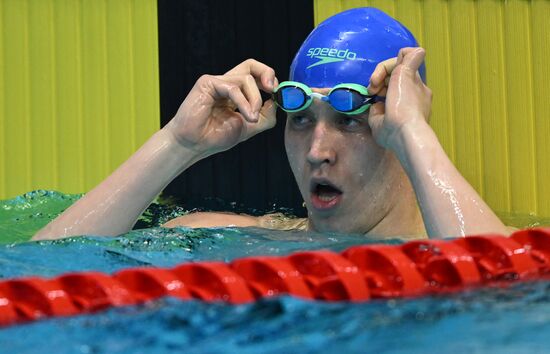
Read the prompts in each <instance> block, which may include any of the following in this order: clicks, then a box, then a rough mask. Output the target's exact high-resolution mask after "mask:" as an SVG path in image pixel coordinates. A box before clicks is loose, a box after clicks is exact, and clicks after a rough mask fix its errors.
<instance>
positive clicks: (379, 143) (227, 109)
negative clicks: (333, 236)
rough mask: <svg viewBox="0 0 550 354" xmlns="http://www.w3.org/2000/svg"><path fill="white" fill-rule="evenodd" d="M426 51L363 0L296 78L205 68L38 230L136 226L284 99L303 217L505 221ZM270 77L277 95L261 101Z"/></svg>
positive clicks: (178, 222) (402, 229)
mask: <svg viewBox="0 0 550 354" xmlns="http://www.w3.org/2000/svg"><path fill="white" fill-rule="evenodd" d="M424 58H425V51H424V49H422V48H419V47H418V45H417V43H416V40H415V39H414V37H413V36H412V34H411V33H410V32H409V31H408V30H407V29H406V28H405V27H404V26H403V25H401V24H400V23H399V22H397V21H396V20H394V19H393V18H391V17H389V16H388V15H386V14H385V13H383V12H381V11H379V10H376V9H373V8H359V9H352V10H348V11H344V12H342V13H339V14H337V15H335V16H333V17H331V18H329V19H327V20H325V21H324V22H323V23H321V24H320V25H319V26H318V27H317V28H315V29H314V30H313V32H312V33H311V34H310V35H309V36H308V38H307V39H306V40H305V42H304V43H303V45H302V47H301V48H300V50H299V51H298V53H297V54H296V57H295V58H294V61H293V63H292V66H291V73H290V79H289V81H287V82H284V83H279V81H278V79H277V78H276V75H275V72H274V70H273V69H271V68H270V67H268V66H267V65H265V64H263V63H260V62H258V61H256V60H253V59H249V60H246V61H245V62H243V63H241V64H239V65H237V66H236V67H235V68H233V69H232V70H230V71H229V72H227V73H225V74H224V75H204V76H202V77H201V78H199V79H198V80H197V82H196V84H195V85H194V87H193V88H192V89H191V91H190V92H189V94H188V96H187V97H186V98H185V100H184V101H183V103H182V104H181V106H180V107H179V109H178V111H177V113H176V115H175V116H174V118H173V119H172V120H171V121H170V122H169V123H168V124H167V125H166V126H165V127H163V128H162V129H161V130H159V131H158V132H157V133H155V134H154V135H153V136H152V137H151V138H150V139H149V140H148V141H147V142H146V143H145V144H144V145H143V146H142V147H141V148H140V149H139V150H138V151H137V152H136V153H134V155H132V156H131V157H130V158H129V159H128V160H127V161H126V162H124V163H123V164H122V165H121V166H120V167H119V168H118V169H117V170H116V171H115V172H114V173H113V174H112V175H111V176H109V177H108V178H107V179H106V180H104V181H103V182H102V183H101V184H99V185H98V186H97V187H96V188H94V189H93V190H92V191H90V192H88V193H87V194H86V195H85V196H84V197H82V198H81V199H80V200H79V201H77V202H76V203H75V204H73V205H72V206H71V207H70V208H68V209H67V210H66V211H65V212H64V213H62V214H61V215H60V216H59V217H57V218H56V219H55V220H53V221H52V222H51V223H50V224H48V225H47V226H46V227H44V228H43V229H42V230H40V231H39V232H38V233H37V234H36V235H35V236H34V239H35V240H41V239H56V238H63V237H68V236H74V235H105V236H108V235H119V234H123V233H126V232H128V231H130V230H131V229H132V227H133V225H134V224H135V222H136V220H137V219H138V217H139V216H140V215H141V213H142V212H143V211H144V210H145V209H146V208H147V206H148V205H149V204H150V203H151V202H152V200H153V199H154V198H155V197H156V196H157V195H158V194H159V193H160V192H161V191H162V190H163V188H164V187H165V186H166V185H167V184H168V183H170V182H171V181H172V180H173V179H174V178H175V177H176V176H178V175H179V174H180V173H182V172H183V171H185V170H186V169H187V168H189V167H190V166H191V165H192V164H194V163H196V162H197V161H199V160H202V159H204V158H207V157H208V156H211V155H213V154H216V153H218V152H220V151H224V150H228V149H230V148H232V147H233V146H235V145H237V144H238V143H240V142H242V141H244V140H247V139H249V138H250V137H252V136H254V135H256V134H259V133H261V132H263V131H265V130H268V129H270V128H272V127H273V126H274V125H275V113H276V109H277V107H280V108H281V109H283V110H284V111H286V112H287V120H286V128H285V147H286V152H287V156H288V160H289V162H290V166H291V168H292V171H293V173H294V176H295V178H296V182H297V184H298V186H299V189H300V192H301V194H302V197H303V199H304V202H305V205H306V207H307V210H308V217H307V219H303V220H295V221H294V222H293V225H291V226H292V227H295V228H303V229H308V230H315V231H319V232H343V233H354V234H364V235H366V236H372V237H374V236H376V237H411V238H424V237H427V236H428V237H431V238H438V237H448V236H465V235H472V234H481V233H498V234H507V233H508V230H507V228H506V227H505V226H504V225H503V224H502V222H501V221H500V220H499V219H498V217H497V216H496V215H495V214H494V213H493V211H492V210H491V209H490V208H489V207H488V206H487V204H486V203H485V202H484V201H483V200H482V198H481V197H480V196H479V195H478V194H477V192H476V191H475V190H474V189H473V188H472V187H471V186H470V185H469V184H468V182H467V181H466V180H465V179H464V178H463V177H462V176H461V175H460V173H459V172H458V170H457V169H456V168H455V167H454V166H453V164H452V162H451V161H450V159H449V158H448V157H447V155H446V154H445V151H444V150H443V148H442V147H441V145H440V143H439V141H438V139H437V137H436V135H435V133H434V132H433V130H432V129H431V127H430V126H429V124H428V120H429V117H430V113H431V101H432V93H431V91H430V89H429V88H428V87H427V86H426V84H425V70H424V64H423V63H424ZM339 85H340V86H339ZM260 90H261V91H264V92H267V93H271V94H272V95H273V99H270V100H268V101H266V102H265V103H264V102H262V98H261V95H260ZM274 100H275V102H274ZM164 226H166V227H176V226H188V227H223V226H240V227H246V226H259V227H272V228H282V227H281V225H278V222H277V220H275V219H274V218H273V217H272V216H269V215H267V216H262V217H253V216H249V215H237V214H229V213H210V212H202V213H193V214H188V215H184V216H181V217H179V218H176V219H173V220H171V221H169V222H168V223H166V224H165V225H164ZM287 226H288V225H287Z"/></svg>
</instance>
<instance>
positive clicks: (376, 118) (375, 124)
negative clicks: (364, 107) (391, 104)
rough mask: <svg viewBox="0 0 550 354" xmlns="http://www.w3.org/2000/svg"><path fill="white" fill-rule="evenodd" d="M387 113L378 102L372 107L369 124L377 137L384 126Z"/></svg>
mask: <svg viewBox="0 0 550 354" xmlns="http://www.w3.org/2000/svg"><path fill="white" fill-rule="evenodd" d="M385 113H386V112H385V107H384V104H383V103H382V102H377V103H375V104H373V105H372V106H370V108H369V118H368V122H369V127H370V129H371V130H372V133H373V134H374V135H376V133H377V132H378V130H379V128H380V126H382V124H383V122H384V114H385Z"/></svg>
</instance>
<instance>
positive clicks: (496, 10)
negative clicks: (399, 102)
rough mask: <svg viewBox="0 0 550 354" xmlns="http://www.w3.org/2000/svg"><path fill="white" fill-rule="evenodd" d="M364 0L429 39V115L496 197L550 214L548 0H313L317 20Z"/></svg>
mask: <svg viewBox="0 0 550 354" xmlns="http://www.w3.org/2000/svg"><path fill="white" fill-rule="evenodd" d="M360 6H373V7H377V8H379V9H381V10H383V11H385V12H387V13H388V14H389V15H391V16H393V17H395V18H397V19H398V20H399V21H401V22H402V23H403V24H404V25H405V26H407V27H408V28H409V29H410V30H411V31H412V32H413V33H414V34H415V36H416V38H417V40H418V41H419V42H420V44H421V45H422V46H423V47H425V48H426V51H427V59H426V67H427V75H428V86H430V87H431V89H432V90H433V92H434V104H433V111H432V112H433V113H432V118H431V124H432V126H433V128H434V129H435V131H436V132H437V134H438V136H439V138H440V140H441V143H442V144H443V146H444V147H445V149H446V151H447V153H448V154H449V156H450V157H451V158H452V160H453V161H454V162H455V164H456V165H457V167H458V168H459V169H460V171H461V172H462V174H463V175H464V176H465V177H466V178H467V179H468V180H469V181H470V183H471V184H472V185H473V186H474V187H475V188H476V189H477V190H478V191H479V192H480V193H481V194H482V196H483V197H484V198H485V200H486V201H487V202H488V203H489V204H490V205H491V207H493V208H494V209H495V210H497V211H498V212H499V213H500V214H506V213H511V212H512V213H517V214H532V215H537V216H540V217H550V143H549V139H550V65H549V58H550V1H547V0H532V1H525V0H507V1H503V0H479V1H472V0H422V1H421V0H394V1H390V0H379V1H373V0H370V1H366V0H362V1H345V0H341V1H328V0H315V22H316V23H317V24H318V23H319V22H320V21H322V20H324V19H326V18H327V17H329V16H331V15H333V14H335V13H337V12H340V11H342V10H345V9H348V8H352V7H360Z"/></svg>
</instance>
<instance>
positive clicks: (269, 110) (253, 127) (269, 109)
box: [243, 100, 277, 140]
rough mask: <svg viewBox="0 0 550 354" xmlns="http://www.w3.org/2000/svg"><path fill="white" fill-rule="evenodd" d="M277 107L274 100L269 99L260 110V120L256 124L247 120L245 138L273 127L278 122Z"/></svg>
mask: <svg viewBox="0 0 550 354" xmlns="http://www.w3.org/2000/svg"><path fill="white" fill-rule="evenodd" d="M276 114H277V107H276V106H275V104H274V103H273V101H272V100H267V101H266V102H265V104H264V105H263V106H262V109H261V110H260V112H259V119H258V122H257V123H255V124H252V123H249V122H245V128H246V132H245V133H244V134H245V135H244V136H243V139H244V140H246V139H248V138H250V137H252V136H254V135H256V134H258V133H260V132H263V131H265V130H268V129H271V128H273V127H274V126H275V124H276V123H277V116H276Z"/></svg>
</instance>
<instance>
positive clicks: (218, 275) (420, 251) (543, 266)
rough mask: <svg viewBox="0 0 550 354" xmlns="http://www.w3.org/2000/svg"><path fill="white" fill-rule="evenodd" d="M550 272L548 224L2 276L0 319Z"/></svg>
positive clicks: (354, 297)
mask: <svg viewBox="0 0 550 354" xmlns="http://www.w3.org/2000/svg"><path fill="white" fill-rule="evenodd" d="M543 278H544V279H550V228H538V229H527V230H522V231H518V232H516V233H514V234H513V235H512V236H510V237H503V236H500V235H482V236H469V237H464V238H460V239H456V240H452V241H441V240H422V241H412V242H407V243H405V244H402V245H392V246H390V245H368V246H355V247H351V248H348V249H347V250H345V251H344V252H342V253H336V252H331V251H307V252H298V253H293V254H290V255H288V256H283V257H268V256H258V257H247V258H240V259H236V260H234V261H232V262H230V263H222V262H197V263H188V264H182V265H179V266H177V267H175V268H169V269H165V268H144V267H140V268H128V269H124V270H121V271H119V272H117V273H115V274H112V275H108V274H103V273H99V272H79V273H69V274H64V275H61V276H58V277H55V278H50V279H44V278H39V277H27V278H17V279H8V280H3V281H0V326H8V325H13V324H17V323H23V322H28V321H34V320H37V319H40V318H44V317H54V316H70V315H75V314H81V313H89V312H94V311H98V310H101V309H105V308H110V307H114V306H126V305H134V304H139V303H143V302H146V301H150V300H154V299H157V298H160V297H163V296H173V297H176V298H179V299H183V300H188V299H199V300H203V301H225V302H228V303H231V304H242V303H247V302H251V301H255V300H257V299H259V298H261V297H271V296H278V295H283V294H288V295H293V296H296V297H300V298H305V299H314V300H326V301H352V302H360V301H367V300H369V299H387V298H395V297H411V296H420V295H428V294H438V293H446V292H455V291H461V290H464V289H467V288H472V287H477V286H484V285H503V284H509V283H511V282H515V281H524V280H534V279H543Z"/></svg>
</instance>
